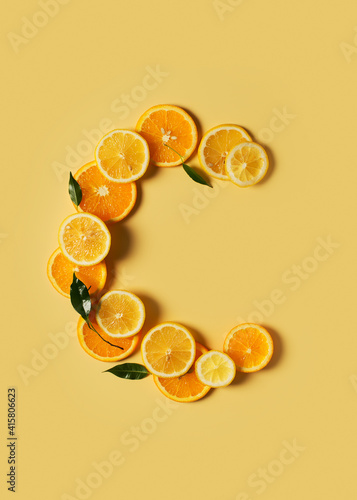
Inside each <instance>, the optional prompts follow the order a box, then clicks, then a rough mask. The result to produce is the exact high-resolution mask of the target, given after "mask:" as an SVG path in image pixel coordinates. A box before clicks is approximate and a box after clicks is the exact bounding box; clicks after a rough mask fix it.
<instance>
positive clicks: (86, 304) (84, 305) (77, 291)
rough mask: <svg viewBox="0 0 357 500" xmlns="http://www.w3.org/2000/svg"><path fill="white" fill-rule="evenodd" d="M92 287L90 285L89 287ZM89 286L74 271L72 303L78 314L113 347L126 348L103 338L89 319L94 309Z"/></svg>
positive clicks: (71, 291) (71, 292)
mask: <svg viewBox="0 0 357 500" xmlns="http://www.w3.org/2000/svg"><path fill="white" fill-rule="evenodd" d="M89 288H90V287H89ZM89 288H87V287H86V285H85V284H84V283H83V281H81V280H79V279H78V278H77V276H76V275H75V273H73V281H72V284H71V289H70V297H71V304H72V306H73V307H74V309H75V310H76V311H77V313H78V314H80V315H81V316H82V318H83V319H84V321H85V322H86V323H87V325H88V326H89V328H90V329H91V330H93V332H95V333H96V334H97V335H98V336H99V337H100V338H101V339H102V340H103V342H106V343H107V344H109V345H111V346H112V347H116V348H117V349H121V350H122V351H123V350H124V347H120V346H119V345H115V344H112V343H111V342H109V341H108V340H105V339H103V337H102V336H101V334H100V333H99V332H97V330H96V329H95V328H94V326H93V325H92V323H91V322H90V320H89V314H90V312H91V310H92V301H91V300H90V296H89Z"/></svg>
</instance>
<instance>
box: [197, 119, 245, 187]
mask: <svg viewBox="0 0 357 500" xmlns="http://www.w3.org/2000/svg"><path fill="white" fill-rule="evenodd" d="M251 140H252V138H251V137H250V135H249V134H248V132H247V131H246V130H244V128H242V127H239V126H238V125H218V126H217V127H213V128H211V130H208V132H206V133H205V134H204V136H203V137H202V140H201V142H200V145H199V148H198V160H199V162H200V164H201V167H202V168H203V169H204V170H205V171H206V172H207V173H208V174H209V175H210V176H212V177H216V178H217V179H224V180H228V175H227V173H226V170H225V165H224V164H225V160H226V157H227V155H228V153H229V151H231V149H232V148H233V147H234V146H237V144H240V143H241V142H248V141H251Z"/></svg>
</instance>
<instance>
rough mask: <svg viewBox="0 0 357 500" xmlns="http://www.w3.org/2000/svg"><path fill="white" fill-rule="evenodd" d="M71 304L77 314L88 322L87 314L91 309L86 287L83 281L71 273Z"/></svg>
mask: <svg viewBox="0 0 357 500" xmlns="http://www.w3.org/2000/svg"><path fill="white" fill-rule="evenodd" d="M70 297H71V304H72V306H73V307H74V309H75V310H76V311H77V313H78V314H80V315H81V316H82V318H83V319H84V320H85V321H86V322H87V323H88V316H89V313H90V312H91V309H92V302H91V300H90V296H89V291H88V288H87V287H86V286H85V284H84V283H83V281H81V280H79V279H78V278H77V276H76V275H75V273H73V281H72V284H71V290H70Z"/></svg>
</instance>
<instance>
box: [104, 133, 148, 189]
mask: <svg viewBox="0 0 357 500" xmlns="http://www.w3.org/2000/svg"><path fill="white" fill-rule="evenodd" d="M95 159H96V162H97V165H98V168H99V170H100V171H101V172H102V174H103V175H104V176H105V177H106V178H107V179H109V180H110V181H113V182H132V181H136V180H137V179H139V178H140V177H142V176H143V175H144V174H145V172H146V169H147V168H148V165H149V160H150V153H149V148H148V145H147V142H146V141H145V139H143V138H142V137H141V135H139V134H137V133H136V132H132V131H131V130H112V132H109V133H108V134H106V135H105V136H104V137H102V139H101V140H100V142H99V144H98V146H97V147H96V149H95Z"/></svg>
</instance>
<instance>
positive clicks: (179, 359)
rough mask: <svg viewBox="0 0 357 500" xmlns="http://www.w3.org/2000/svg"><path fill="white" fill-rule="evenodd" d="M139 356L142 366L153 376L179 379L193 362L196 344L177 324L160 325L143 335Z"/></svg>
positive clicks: (184, 329) (186, 331)
mask: <svg viewBox="0 0 357 500" xmlns="http://www.w3.org/2000/svg"><path fill="white" fill-rule="evenodd" d="M141 354H142V357H143V362H144V365H145V366H146V368H147V369H148V370H149V371H150V372H151V373H153V374H154V375H157V376H158V377H165V378H173V377H180V376H181V375H184V374H185V373H187V372H188V370H189V369H190V368H191V366H192V364H193V362H194V359H195V354H196V342H195V339H194V338H193V337H192V335H191V333H190V332H189V331H188V330H187V328H185V327H183V326H181V325H179V324H177V323H162V324H160V325H157V326H155V327H154V328H152V329H151V330H149V331H148V333H147V334H146V335H145V337H144V338H143V341H142V344H141Z"/></svg>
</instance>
